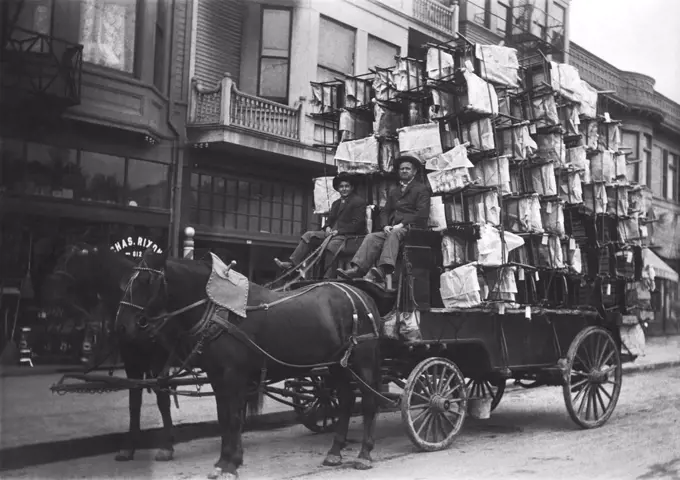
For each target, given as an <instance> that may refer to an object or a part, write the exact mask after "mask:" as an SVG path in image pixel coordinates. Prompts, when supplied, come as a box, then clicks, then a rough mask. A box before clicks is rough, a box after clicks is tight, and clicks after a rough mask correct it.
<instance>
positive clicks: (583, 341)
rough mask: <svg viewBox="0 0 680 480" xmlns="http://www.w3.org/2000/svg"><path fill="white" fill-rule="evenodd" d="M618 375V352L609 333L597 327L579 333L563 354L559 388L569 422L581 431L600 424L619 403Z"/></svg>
mask: <svg viewBox="0 0 680 480" xmlns="http://www.w3.org/2000/svg"><path fill="white" fill-rule="evenodd" d="M622 374H623V369H622V367H621V357H620V355H619V349H618V347H617V345H616V342H615V341H614V339H613V338H612V336H611V334H610V333H609V332H608V331H607V330H605V329H604V328H601V327H588V328H585V329H583V330H581V331H580V332H579V334H578V335H576V338H574V341H573V342H571V346H570V347H569V351H568V353H567V370H566V373H565V382H564V386H563V393H564V402H565V404H566V406H567V411H568V412H569V416H570V417H571V419H572V420H573V421H574V422H576V424H577V425H579V426H580V427H582V428H595V427H599V426H601V425H603V424H604V423H605V422H606V421H607V420H608V419H609V417H611V415H612V413H613V412H614V408H616V403H617V402H618V400H619V395H620V393H621V380H622Z"/></svg>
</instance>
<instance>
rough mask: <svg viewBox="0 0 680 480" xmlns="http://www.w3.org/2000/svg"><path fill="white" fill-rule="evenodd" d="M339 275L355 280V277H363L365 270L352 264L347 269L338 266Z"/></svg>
mask: <svg viewBox="0 0 680 480" xmlns="http://www.w3.org/2000/svg"><path fill="white" fill-rule="evenodd" d="M337 272H338V275H340V276H341V277H342V278H344V279H346V280H354V279H355V278H361V277H363V276H364V274H363V272H362V271H361V269H360V268H359V267H357V266H356V265H352V266H351V267H350V268H348V269H347V270H343V269H342V268H338V270H337Z"/></svg>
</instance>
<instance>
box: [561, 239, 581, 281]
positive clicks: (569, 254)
mask: <svg viewBox="0 0 680 480" xmlns="http://www.w3.org/2000/svg"><path fill="white" fill-rule="evenodd" d="M563 247H564V248H563V252H562V258H563V259H566V260H567V268H568V269H569V272H571V273H577V274H581V273H583V260H582V258H581V248H580V247H579V246H578V244H577V243H576V242H566V243H564V244H563Z"/></svg>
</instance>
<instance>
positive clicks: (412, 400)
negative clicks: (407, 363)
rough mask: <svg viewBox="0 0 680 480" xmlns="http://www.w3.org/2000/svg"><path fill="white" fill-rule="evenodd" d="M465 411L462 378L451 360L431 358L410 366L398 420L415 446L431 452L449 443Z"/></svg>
mask: <svg viewBox="0 0 680 480" xmlns="http://www.w3.org/2000/svg"><path fill="white" fill-rule="evenodd" d="M466 410H467V389H466V388H465V379H464V377H463V374H462V373H461V372H460V370H459V369H458V367H457V366H456V364H455V363H453V362H452V361H450V360H448V359H446V358H439V357H433V358H428V359H426V360H423V361H422V362H420V363H419V364H418V365H417V366H416V368H414V369H413V371H412V372H411V374H410V375H409V377H408V380H407V381H406V388H404V393H403V394H402V399H401V420H402V422H403V423H404V427H405V428H406V433H407V434H408V436H409V438H410V439H411V441H412V442H413V443H414V444H415V445H416V446H417V447H419V448H420V449H422V450H426V451H434V450H442V449H444V448H447V447H448V446H449V445H451V443H453V440H454V438H455V437H456V435H457V434H458V432H460V430H461V428H462V427H463V421H464V420H465V412H466Z"/></svg>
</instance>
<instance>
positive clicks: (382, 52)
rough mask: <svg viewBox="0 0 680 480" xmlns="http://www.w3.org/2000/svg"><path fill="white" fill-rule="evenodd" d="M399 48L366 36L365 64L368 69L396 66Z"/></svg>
mask: <svg viewBox="0 0 680 480" xmlns="http://www.w3.org/2000/svg"><path fill="white" fill-rule="evenodd" d="M399 50H400V48H399V47H398V46H396V45H393V44H391V43H388V42H386V41H385V40H381V39H379V38H377V37H374V36H373V35H369V36H368V49H367V52H366V59H367V60H366V63H367V64H368V68H369V69H370V68H375V67H382V68H390V67H394V66H395V65H396V64H397V60H396V58H395V57H396V56H397V55H399Z"/></svg>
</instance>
